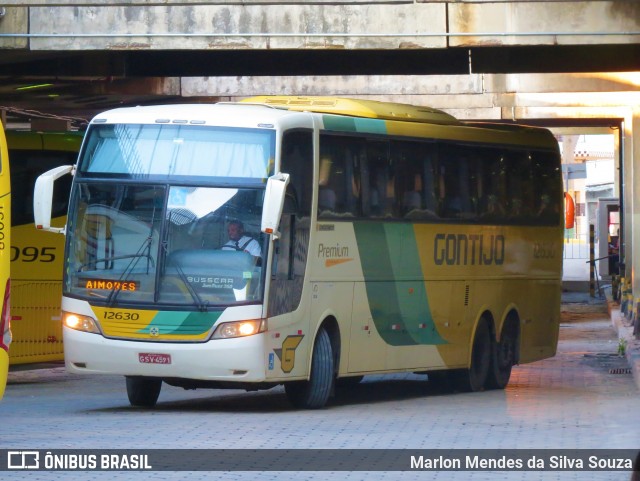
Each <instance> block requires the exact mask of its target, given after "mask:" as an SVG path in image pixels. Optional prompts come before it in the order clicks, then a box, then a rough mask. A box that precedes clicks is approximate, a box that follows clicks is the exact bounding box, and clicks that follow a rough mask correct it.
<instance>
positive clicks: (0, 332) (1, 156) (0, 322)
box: [0, 122, 11, 399]
mask: <svg viewBox="0 0 640 481" xmlns="http://www.w3.org/2000/svg"><path fill="white" fill-rule="evenodd" d="M9 177H10V176H9V152H8V150H7V140H6V138H5V135H4V129H3V126H2V122H0V286H2V287H3V293H4V294H3V296H2V306H0V308H1V309H2V311H0V399H2V397H3V396H4V390H5V387H6V385H7V375H8V372H9V346H10V345H11V329H10V328H11V326H10V320H11V319H10V310H9V308H10V302H9V298H10V289H11V282H10V276H9V266H10V260H9V259H10V255H11V254H10V247H11V185H10V181H9Z"/></svg>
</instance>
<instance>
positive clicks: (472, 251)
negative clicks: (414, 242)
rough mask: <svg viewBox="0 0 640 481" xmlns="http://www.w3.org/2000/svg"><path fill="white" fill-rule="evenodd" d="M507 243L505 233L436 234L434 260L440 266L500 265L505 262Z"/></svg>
mask: <svg viewBox="0 0 640 481" xmlns="http://www.w3.org/2000/svg"><path fill="white" fill-rule="evenodd" d="M505 244H506V241H505V238H504V236H503V235H489V236H485V235H482V234H472V235H466V234H436V236H435V238H434V242H433V262H435V264H436V265H438V266H441V265H443V264H446V265H448V266H453V265H464V266H466V265H472V266H475V265H480V266H483V265H485V266H486V265H491V264H495V265H498V266H499V265H502V264H503V263H504V249H505Z"/></svg>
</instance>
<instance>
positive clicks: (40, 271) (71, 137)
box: [6, 130, 82, 365]
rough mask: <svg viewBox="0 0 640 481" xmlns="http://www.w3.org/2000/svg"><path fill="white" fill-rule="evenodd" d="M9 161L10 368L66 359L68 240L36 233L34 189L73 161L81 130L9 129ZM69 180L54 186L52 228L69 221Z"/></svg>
mask: <svg viewBox="0 0 640 481" xmlns="http://www.w3.org/2000/svg"><path fill="white" fill-rule="evenodd" d="M6 137H7V144H8V148H9V153H10V158H11V170H12V176H11V190H12V191H13V192H14V195H15V196H16V198H18V199H20V202H14V203H13V204H12V206H11V209H12V211H11V214H12V215H11V219H12V223H13V224H12V237H11V277H12V280H11V303H12V306H11V315H12V326H11V327H12V332H13V343H12V345H11V350H10V351H9V360H10V363H11V364H12V365H15V364H24V363H34V362H48V361H62V359H63V355H64V350H63V346H62V322H61V319H60V300H61V297H62V258H63V254H64V238H63V237H62V236H60V235H56V234H52V233H50V232H35V231H34V226H33V185H34V183H35V180H36V178H37V177H38V176H39V175H40V174H42V173H43V172H46V171H48V170H49V169H51V168H52V167H55V166H58V165H60V164H66V163H75V161H76V159H77V157H78V151H79V150H80V144H81V142H82V132H37V131H27V130H24V131H22V130H7V132H6ZM70 188H71V178H70V177H67V178H65V179H62V180H61V182H60V183H59V184H58V185H56V191H55V193H54V198H53V212H52V215H53V225H58V226H63V225H64V224H65V222H66V215H67V203H68V200H69V190H70Z"/></svg>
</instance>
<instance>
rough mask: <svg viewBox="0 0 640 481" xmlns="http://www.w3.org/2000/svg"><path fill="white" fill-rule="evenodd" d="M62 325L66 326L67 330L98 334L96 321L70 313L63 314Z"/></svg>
mask: <svg viewBox="0 0 640 481" xmlns="http://www.w3.org/2000/svg"><path fill="white" fill-rule="evenodd" d="M62 324H64V325H65V326H67V327H68V328H69V329H75V330H76V331H84V332H92V333H94V334H100V330H99V329H98V326H97V325H96V321H94V320H93V319H92V318H90V317H88V316H81V315H80V314H73V313H71V312H63V313H62Z"/></svg>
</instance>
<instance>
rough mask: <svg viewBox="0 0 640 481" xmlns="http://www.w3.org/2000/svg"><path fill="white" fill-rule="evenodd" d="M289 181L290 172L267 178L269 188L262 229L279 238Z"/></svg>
mask: <svg viewBox="0 0 640 481" xmlns="http://www.w3.org/2000/svg"><path fill="white" fill-rule="evenodd" d="M288 183H289V174H284V173H282V172H281V173H279V174H276V175H272V176H271V177H269V178H268V179H267V189H266V192H265V195H264V206H263V208H262V225H261V226H260V229H261V230H262V232H264V233H265V234H271V235H273V236H274V238H276V239H277V238H278V237H279V236H280V233H279V232H278V225H279V224H280V217H281V216H282V206H283V205H284V197H285V193H286V191H287V184H288Z"/></svg>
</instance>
